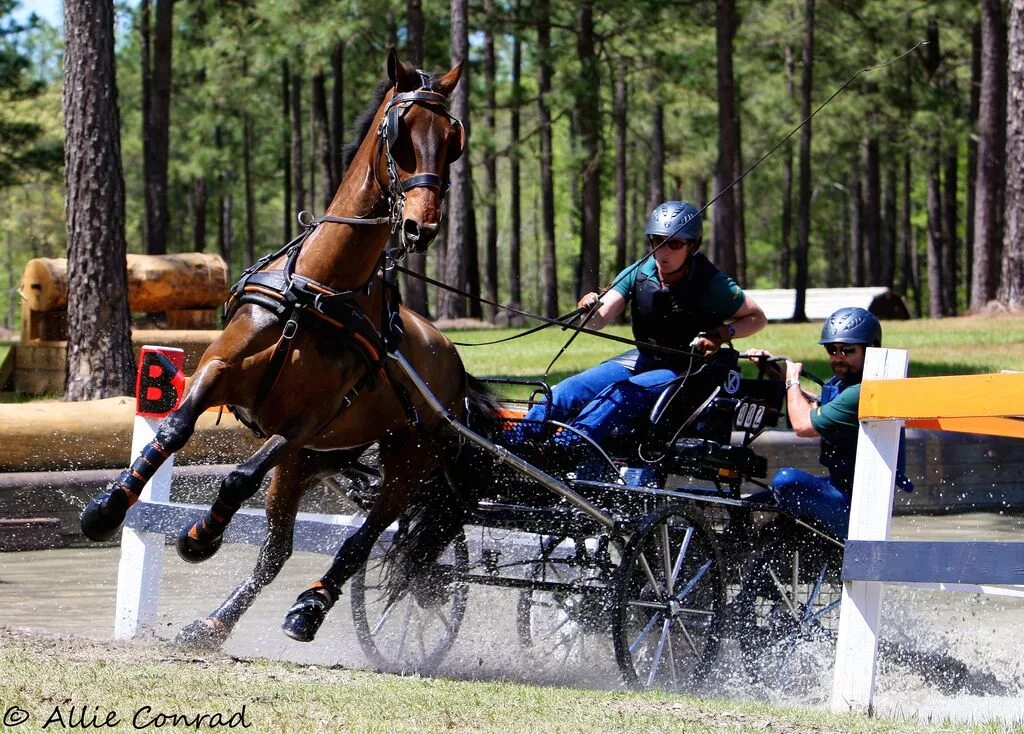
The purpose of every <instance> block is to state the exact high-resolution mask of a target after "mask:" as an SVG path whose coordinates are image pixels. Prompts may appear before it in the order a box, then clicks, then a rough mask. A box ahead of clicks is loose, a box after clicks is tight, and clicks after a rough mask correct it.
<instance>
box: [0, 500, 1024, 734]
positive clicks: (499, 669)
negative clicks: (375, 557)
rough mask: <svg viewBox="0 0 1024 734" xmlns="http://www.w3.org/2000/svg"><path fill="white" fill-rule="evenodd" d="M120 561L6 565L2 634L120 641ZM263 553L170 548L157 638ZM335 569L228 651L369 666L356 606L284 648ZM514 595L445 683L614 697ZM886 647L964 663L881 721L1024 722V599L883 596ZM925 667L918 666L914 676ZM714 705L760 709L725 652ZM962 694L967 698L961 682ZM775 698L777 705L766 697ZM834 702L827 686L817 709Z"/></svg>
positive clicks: (905, 695) (204, 607) (280, 588)
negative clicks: (548, 637)
mask: <svg viewBox="0 0 1024 734" xmlns="http://www.w3.org/2000/svg"><path fill="white" fill-rule="evenodd" d="M893 537H894V538H896V539H904V540H910V539H913V540H951V539H959V540H1018V539H1020V538H1022V537H1024V518H1019V517H1008V516H1001V515H996V514H976V515H960V516H946V517H902V518H897V519H895V520H894V527H893ZM119 556H120V550H119V549H116V548H111V549H63V550H53V551H41V552H38V551H37V552H25V553H3V554H0V624H2V625H5V626H9V627H15V628H22V629H29V630H35V631H40V632H47V633H63V634H74V635H81V636H87V637H91V638H95V639H109V638H110V636H111V634H112V629H113V617H114V605H115V596H116V582H117V565H118V559H119ZM255 557H256V549H255V548H254V547H249V546H225V547H224V548H223V549H222V550H221V551H220V553H218V554H217V555H216V556H215V557H214V558H212V559H211V560H209V561H207V562H206V563H205V564H203V565H201V566H190V565H188V564H185V563H183V562H181V561H180V560H179V559H178V558H177V556H176V555H175V554H174V551H173V548H171V547H168V548H167V549H166V560H165V562H164V576H163V585H162V594H161V599H160V605H159V614H158V621H157V624H156V626H155V630H154V634H155V635H156V636H158V637H160V638H166V639H170V638H173V637H174V635H175V634H176V633H177V632H178V630H180V629H181V628H182V626H184V625H185V624H187V623H188V622H190V621H192V620H193V619H196V618H197V617H201V616H204V615H205V614H206V613H208V612H210V611H211V610H212V609H214V608H215V607H216V606H217V605H218V604H219V603H220V602H221V601H222V600H223V598H224V597H225V596H226V595H227V593H228V592H230V590H231V589H232V588H234V586H235V585H236V584H237V583H238V582H239V581H241V580H242V578H243V577H244V576H245V574H246V573H247V571H248V570H249V569H250V568H251V567H252V564H253V562H254V561H255ZM327 562H328V558H327V557H326V556H320V555H313V554H296V555H295V556H293V558H292V559H291V560H290V561H289V562H288V564H287V566H286V567H285V570H284V572H283V573H282V574H281V576H280V577H279V579H278V580H277V581H276V582H275V583H274V584H273V585H272V586H271V587H269V588H268V589H267V590H265V592H264V593H263V594H262V595H261V597H260V598H259V600H258V601H257V602H256V604H255V606H254V607H253V608H252V610H251V611H250V612H249V613H248V614H247V615H246V616H245V617H244V618H243V620H242V621H241V622H240V624H239V625H238V627H237V628H236V630H235V632H234V634H233V635H232V636H231V638H230V639H229V640H228V642H227V643H226V645H225V648H224V649H225V651H226V652H228V653H230V654H235V655H239V656H262V657H273V658H284V659H289V660H293V661H297V662H308V663H320V664H327V665H334V664H340V665H344V666H357V667H358V666H366V665H367V664H368V662H367V660H366V658H365V657H364V656H363V654H362V652H361V650H360V648H359V644H358V641H357V639H356V636H355V633H354V630H353V626H352V621H351V613H350V609H349V604H348V595H347V594H346V595H345V597H344V598H343V599H342V601H341V602H339V604H338V606H337V607H335V610H334V611H333V613H332V614H331V615H330V616H329V618H328V620H327V621H326V622H325V624H324V627H323V629H322V630H321V632H320V635H319V637H318V640H317V642H314V643H312V644H303V643H298V642H294V641H291V640H289V639H287V638H286V637H285V636H284V635H283V634H282V633H281V632H280V629H279V625H280V622H281V620H282V618H283V615H284V612H285V610H286V609H287V608H288V606H289V605H290V604H291V603H292V601H293V600H294V599H295V596H296V595H297V594H298V593H299V592H300V591H302V590H303V589H304V588H306V586H307V585H308V584H309V582H310V581H312V580H313V579H316V578H318V577H319V576H320V574H321V573H323V571H324V569H325V568H326V565H327ZM516 599H517V594H516V592H513V591H506V590H500V589H488V588H481V587H474V588H472V589H471V591H470V598H469V606H468V611H467V613H466V619H465V621H464V623H463V628H462V632H461V633H460V635H459V638H458V640H457V642H456V644H455V646H454V648H453V649H452V651H451V653H450V654H449V656H448V657H447V658H446V659H445V662H444V663H443V664H442V666H441V670H440V671H439V672H440V673H442V674H448V675H453V676H456V677H468V678H512V679H515V680H521V681H527V682H536V683H565V684H572V685H584V686H595V687H601V688H612V687H617V686H618V685H619V683H618V674H617V669H616V667H615V663H614V656H613V654H612V651H611V645H610V643H605V642H604V641H603V640H600V639H598V640H596V641H595V642H594V646H593V647H592V648H591V649H589V650H587V651H586V653H585V657H586V661H587V662H586V664H585V665H579V664H576V663H574V662H570V663H569V664H566V665H562V664H561V661H559V660H556V659H553V658H552V656H551V654H550V651H549V650H524V649H523V648H521V646H520V645H519V643H518V638H517V635H516V627H515V606H516V605H515V602H516ZM886 602H887V603H886V611H885V615H884V618H883V625H882V630H881V638H882V639H883V640H886V641H889V642H890V643H896V644H898V645H901V646H903V647H904V648H907V649H913V650H915V651H917V652H920V653H926V654H936V655H938V656H939V658H940V659H941V660H943V661H946V663H948V661H949V660H954V661H957V662H958V663H960V664H962V665H961V667H959V668H957V669H956V670H955V671H953V673H955V674H956V675H958V676H959V677H958V678H957V680H958V681H959V684H958V686H957V687H958V689H959V690H958V692H957V693H955V694H947V693H944V692H942V691H941V690H940V688H939V687H937V685H936V684H935V683H934V681H932V682H926V681H925V680H924V677H923V676H922V675H920V674H918V673H909V674H908V672H907V669H906V668H905V667H902V666H888V667H889V668H891V669H887V667H886V666H883V669H882V671H881V674H880V678H879V681H878V685H877V686H876V706H877V709H878V711H879V712H880V713H884V714H890V715H896V716H918V717H921V718H924V719H928V720H933V721H934V720H944V719H960V720H964V719H967V720H985V719H990V718H1001V719H1004V720H1010V721H1016V722H1024V599H1020V598H1017V599H1011V598H1005V597H990V596H981V595H976V594H963V593H956V594H954V593H941V592H931V591H923V590H918V589H912V588H908V587H889V589H887V592H886ZM919 667H920V666H919ZM713 677H714V679H715V683H714V687H713V688H712V689H710V690H708V691H706V692H707V693H710V694H712V695H724V696H755V697H765V696H766V692H764V691H753V690H751V689H750V688H749V685H748V684H747V682H746V678H745V676H743V675H742V674H741V673H740V671H739V664H738V661H737V659H736V655H735V651H730V650H729V649H728V648H727V649H726V650H724V651H723V655H722V656H721V658H720V662H719V665H718V669H717V670H716V671H714V676H713ZM964 683H966V689H967V690H966V691H964V686H963V685H962V684H964ZM768 697H769V698H770V697H772V695H770V694H769V695H768ZM826 698H827V681H825V685H824V686H823V687H822V690H821V691H820V692H819V693H818V694H816V695H814V696H812V697H811V699H813V700H811V701H809V702H810V703H815V702H816V701H819V700H822V699H826Z"/></svg>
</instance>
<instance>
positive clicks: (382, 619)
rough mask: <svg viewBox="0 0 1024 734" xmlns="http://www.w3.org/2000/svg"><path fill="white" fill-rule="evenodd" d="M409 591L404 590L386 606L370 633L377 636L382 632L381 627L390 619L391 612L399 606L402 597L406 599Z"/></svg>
mask: <svg viewBox="0 0 1024 734" xmlns="http://www.w3.org/2000/svg"><path fill="white" fill-rule="evenodd" d="M408 593H409V592H408V590H403V591H402V593H401V594H399V595H398V596H396V597H395V598H394V599H392V600H391V601H389V602H388V604H387V606H386V607H384V611H383V612H381V613H380V619H378V620H377V624H375V625H374V626H373V628H372V629H371V630H370V634H371V635H372V636H374V637H376V636H377V635H378V634H379V633H380V628H381V627H383V626H384V623H385V622H387V621H388V617H390V616H391V612H393V611H394V610H395V608H396V607H397V606H398V603H399V602H400V601H402V599H404V598H405V596H406V594H408Z"/></svg>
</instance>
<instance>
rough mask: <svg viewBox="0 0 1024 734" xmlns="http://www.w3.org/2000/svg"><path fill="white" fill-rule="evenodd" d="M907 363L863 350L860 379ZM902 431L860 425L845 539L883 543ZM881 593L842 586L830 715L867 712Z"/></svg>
mask: <svg viewBox="0 0 1024 734" xmlns="http://www.w3.org/2000/svg"><path fill="white" fill-rule="evenodd" d="M908 361H909V359H908V353H907V352H906V351H905V350H902V349H875V348H869V349H868V350H867V355H866V357H865V361H864V380H891V379H900V378H904V377H906V376H907V364H908ZM902 427H903V421H900V420H890V421H863V422H861V424H860V434H859V436H858V439H857V463H856V469H855V471H854V475H853V499H852V502H851V506H850V528H849V534H848V537H849V538H850V539H851V540H887V539H888V536H889V522H890V520H891V519H892V500H893V489H894V487H895V479H896V464H897V460H898V456H899V442H900V429H901V428H902ZM883 589H884V587H883V585H882V584H881V583H878V582H874V581H846V582H844V583H843V601H842V606H841V607H840V614H839V635H838V640H837V644H836V667H835V673H834V677H833V679H832V700H831V706H832V710H833V711H859V712H862V713H870V712H871V705H872V695H873V692H874V686H875V656H876V653H877V651H878V623H879V618H880V616H881V603H882V593H883Z"/></svg>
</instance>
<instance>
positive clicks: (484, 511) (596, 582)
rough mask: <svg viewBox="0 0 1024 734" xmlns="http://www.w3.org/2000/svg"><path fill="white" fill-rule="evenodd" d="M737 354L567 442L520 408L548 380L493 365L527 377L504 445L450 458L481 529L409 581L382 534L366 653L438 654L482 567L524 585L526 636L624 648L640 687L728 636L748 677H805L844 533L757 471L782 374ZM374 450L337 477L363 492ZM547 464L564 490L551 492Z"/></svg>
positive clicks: (366, 603)
mask: <svg viewBox="0 0 1024 734" xmlns="http://www.w3.org/2000/svg"><path fill="white" fill-rule="evenodd" d="M737 357H738V355H737V354H736V352H735V351H733V350H731V349H723V350H721V351H720V352H719V353H718V354H717V355H716V357H715V359H713V360H711V361H709V362H707V363H706V364H704V365H703V366H701V367H700V368H699V369H697V370H695V371H694V372H692V373H690V374H688V375H687V377H686V378H685V379H682V378H681V379H679V380H675V381H673V382H672V383H670V384H667V385H666V386H665V388H664V391H663V393H662V396H661V398H660V399H659V400H658V401H657V403H656V405H655V408H654V410H653V411H652V413H651V416H650V419H649V422H648V424H647V425H644V426H639V427H637V429H636V430H634V431H631V432H629V433H627V434H626V435H624V436H623V437H621V438H620V439H619V440H617V441H616V442H615V445H614V446H611V447H601V446H598V445H597V444H595V443H593V442H591V441H589V440H588V439H587V438H586V437H585V436H583V435H582V434H578V436H577V437H575V438H574V440H571V441H567V440H565V438H566V434H567V433H568V432H572V431H573V429H572V428H571V427H570V426H568V425H565V424H561V423H558V422H556V421H551V420H545V421H542V422H538V423H532V422H530V421H526V420H525V419H524V418H523V413H522V412H521V411H519V410H516V409H515V408H516V407H518V405H516V404H517V403H524V402H525V403H530V404H534V403H540V404H542V405H544V404H547V403H548V402H549V401H550V390H548V388H547V386H546V385H544V384H543V383H534V382H528V381H517V380H494V381H490V382H492V384H494V385H495V387H497V388H498V389H506V388H508V387H509V386H510V385H512V386H513V387H514V388H515V389H518V391H519V392H520V393H522V392H523V391H524V390H525V391H529V390H533V394H532V395H531V397H530V398H529V399H526V400H511V401H508V402H507V403H506V404H511V405H513V409H511V410H506V411H505V412H504V413H503V414H502V422H501V424H500V426H499V428H498V429H497V430H492V431H491V432H490V434H489V435H486V436H484V437H483V438H484V440H485V441H486V442H487V443H492V444H493V446H487V445H485V444H477V443H467V445H466V446H465V447H464V449H463V453H462V455H461V456H460V458H459V465H458V467H457V469H455V470H453V471H451V472H450V474H449V479H450V481H451V482H452V483H453V484H454V485H455V486H454V487H453V490H454V491H455V492H456V494H463V495H466V496H472V497H475V498H477V500H476V501H475V502H474V503H473V506H472V507H471V508H470V510H469V513H468V516H469V523H468V527H469V532H468V533H467V532H465V531H463V532H459V533H457V534H456V537H455V539H454V540H453V541H452V542H451V543H450V544H449V546H448V548H447V549H446V550H445V551H444V553H443V554H441V556H440V557H439V558H438V559H437V560H436V561H434V562H433V563H431V564H429V565H424V566H420V567H419V568H418V569H417V570H416V572H415V573H414V574H412V575H409V576H407V577H404V579H403V581H402V582H401V583H399V584H396V583H395V582H394V580H393V579H392V578H390V577H389V576H388V574H387V572H386V568H387V561H388V555H387V552H386V551H387V547H388V545H387V543H384V542H382V543H381V544H379V546H378V548H377V550H376V551H375V552H374V553H373V554H372V555H371V557H370V560H369V561H368V563H367V566H366V568H364V569H363V570H361V571H359V572H357V573H356V575H355V576H354V577H353V581H352V586H351V600H352V611H353V615H354V619H355V624H356V629H357V631H358V634H359V639H360V642H361V644H362V647H363V650H364V652H365V653H366V655H367V656H368V658H369V659H370V660H371V661H373V662H374V663H375V664H376V665H378V666H380V667H384V668H387V669H392V670H394V669H401V670H409V669H413V670H420V671H426V670H431V669H433V668H434V667H436V666H437V665H438V664H439V663H440V662H441V660H442V658H443V657H444V655H445V654H446V653H447V652H448V650H449V649H450V648H451V646H452V645H453V643H454V641H455V639H456V636H457V635H458V633H459V628H460V625H461V623H462V620H463V617H464V615H465V613H466V606H467V599H468V596H469V595H468V591H469V587H470V585H473V584H481V585H487V586H498V587H505V588H508V589H511V590H512V591H513V592H515V593H517V594H518V602H517V604H516V629H517V632H518V637H519V641H520V642H521V644H522V645H524V646H527V647H532V648H535V649H540V651H541V653H542V654H545V655H550V656H551V657H552V658H553V659H555V660H557V661H558V663H560V664H563V665H566V666H572V665H587V666H589V665H593V664H594V663H595V661H594V660H593V659H592V658H591V659H587V656H588V655H589V656H593V655H600V654H607V655H612V654H613V655H614V657H615V660H616V662H617V664H618V668H619V670H620V671H621V675H622V678H623V680H624V681H625V682H626V683H627V684H629V685H631V686H639V687H652V686H657V687H668V688H674V689H686V688H688V687H690V686H692V685H693V684H694V683H696V682H698V681H700V680H702V679H703V678H704V677H705V676H706V675H707V674H708V671H709V670H710V669H711V667H712V665H713V663H714V662H715V660H716V657H717V656H718V653H719V648H720V646H721V645H722V644H723V642H725V641H731V642H734V643H736V644H735V645H734V647H736V648H737V649H738V652H739V656H740V658H741V659H742V661H743V666H744V668H745V669H746V672H747V673H748V674H749V675H750V676H751V678H752V679H755V680H758V681H761V682H763V683H765V684H769V685H775V684H781V685H785V686H787V687H789V686H792V685H798V684H800V683H801V682H811V681H812V679H813V674H815V673H817V672H820V670H821V669H822V667H823V666H822V665H821V663H822V661H824V660H827V655H826V656H825V657H823V656H822V655H821V654H820V653H821V652H822V650H823V649H824V650H825V651H826V652H827V653H830V652H831V646H832V645H833V643H834V635H833V631H834V627H835V624H836V622H837V620H838V603H839V591H840V586H839V566H840V563H841V556H842V543H841V541H839V540H837V539H835V538H833V537H831V536H829V535H828V533H827V532H825V531H824V530H822V529H821V528H819V527H816V526H815V524H814V520H813V518H802V517H796V516H793V515H791V514H790V513H788V512H786V511H784V510H781V509H779V508H778V507H776V506H774V504H773V502H772V500H771V494H770V492H766V491H765V489H766V486H765V485H764V484H763V483H762V482H761V481H759V480H762V479H764V478H765V475H766V472H767V462H766V460H765V458H764V457H762V456H760V455H758V454H757V453H756V451H755V450H754V448H753V447H752V446H751V442H752V441H753V440H754V439H755V438H756V437H757V436H758V435H760V433H761V432H762V431H764V430H765V429H766V428H769V427H772V426H774V425H776V424H777V422H778V420H779V417H780V410H781V408H782V404H783V401H784V397H785V396H784V390H783V386H782V383H781V382H780V381H778V380H774V379H766V378H765V377H764V375H760V376H759V377H758V378H756V379H752V378H745V377H742V376H741V372H740V368H739V366H738V359H737ZM684 382H685V383H688V385H686V384H683V383H684ZM687 386H689V388H690V390H689V391H687V390H686V389H685V388H686V387H687ZM701 386H703V387H704V388H706V391H702V390H700V387H701ZM694 387H697V390H696V395H695V394H694V392H693V390H694ZM470 430H472V422H471V421H470ZM606 448H608V449H610V450H608V451H606V450H605V449H606ZM504 452H511V454H513V455H514V456H515V457H518V458H519V459H522V460H523V461H525V462H526V463H527V464H528V465H529V466H527V467H523V466H522V465H519V464H517V463H516V462H513V461H509V460H503V459H505V458H506V457H505V454H504ZM372 463H373V458H372V452H371V455H370V458H369V460H368V461H367V462H364V463H362V464H359V465H357V466H355V467H353V468H352V469H350V470H349V471H348V472H347V473H346V475H345V479H344V480H342V481H340V482H337V481H336V483H337V484H338V486H340V487H341V488H343V489H345V490H346V491H347V493H348V494H349V497H350V498H351V499H352V500H353V501H354V502H355V503H356V504H357V505H359V506H361V507H364V508H367V507H369V506H370V505H371V504H372V501H373V499H374V498H373V493H374V488H375V472H374V471H373V467H372V466H368V465H367V464H371V465H372ZM538 471H539V472H540V473H542V474H543V475H546V476H547V477H549V478H553V479H554V480H555V481H556V482H558V483H561V484H563V485H564V487H566V488H567V490H568V491H561V492H558V491H552V488H551V487H550V486H546V482H545V481H544V479H543V478H540V479H538ZM460 485H466V486H460ZM496 531H504V532H501V533H499V532H496ZM403 532H407V528H406V527H405V526H404V524H403V523H401V522H400V524H399V528H398V531H397V533H398V536H399V537H400V536H401V534H402V533H403ZM467 535H468V538H467ZM498 538H500V540H497V539H498ZM822 645H824V646H825V647H824V648H822ZM808 663H811V667H812V668H813V670H808V669H807V668H808ZM809 675H811V678H808V676H809Z"/></svg>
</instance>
